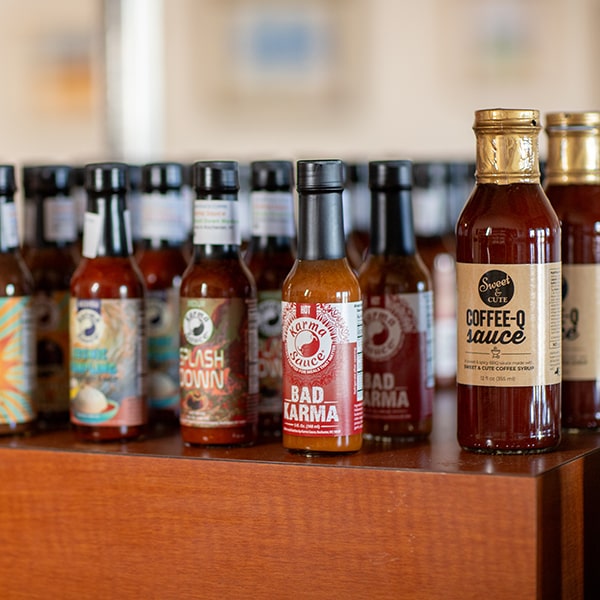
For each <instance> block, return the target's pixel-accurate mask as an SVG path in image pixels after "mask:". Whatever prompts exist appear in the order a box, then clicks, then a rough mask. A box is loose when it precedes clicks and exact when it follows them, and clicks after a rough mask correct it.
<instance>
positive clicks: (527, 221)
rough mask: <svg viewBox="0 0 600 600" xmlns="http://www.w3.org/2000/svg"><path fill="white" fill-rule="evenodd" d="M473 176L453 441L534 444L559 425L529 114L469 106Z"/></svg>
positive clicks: (551, 308) (556, 254)
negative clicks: (471, 111) (471, 110)
mask: <svg viewBox="0 0 600 600" xmlns="http://www.w3.org/2000/svg"><path fill="white" fill-rule="evenodd" d="M474 130H475V135H476V138H477V168H476V169H477V170H476V184H475V188H474V189H473V192H472V194H471V196H470V197H469V199H468V201H467V204H466V205H465V207H464V209H463V211H462V213H461V215H460V217H459V220H458V223H457V228H456V231H457V260H458V263H457V275H458V313H457V314H458V372H457V379H458V385H457V406H458V440H459V443H460V444H461V446H463V447H464V448H466V449H470V450H476V451H482V452H539V451H544V450H550V449H552V448H554V447H556V446H557V444H558V443H559V441H560V433H561V418H560V411H561V386H560V354H561V325H560V320H561V264H560V257H561V254H560V225H559V221H558V218H557V216H556V214H555V213H554V210H553V209H552V207H551V205H550V202H549V201H548V198H547V197H546V195H545V194H544V192H543V190H542V188H541V186H540V179H539V177H540V174H539V162H538V135H539V130H540V126H539V112H538V111H537V110H519V109H491V110H480V111H477V112H476V113H475V125H474Z"/></svg>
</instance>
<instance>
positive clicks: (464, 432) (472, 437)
mask: <svg viewBox="0 0 600 600" xmlns="http://www.w3.org/2000/svg"><path fill="white" fill-rule="evenodd" d="M456 252H457V260H458V261H459V262H463V263H479V264H489V265H494V264H534V263H547V262H559V261H560V256H561V255H560V233H559V224H558V219H557V218H556V217H555V216H554V213H553V212H552V209H551V207H550V204H549V202H548V200H547V198H546V196H545V195H544V193H543V191H542V188H541V187H540V186H539V184H528V183H515V184H510V185H495V184H478V185H477V186H476V187H475V190H474V192H473V194H472V196H471V198H470V199H469V202H468V203H467V205H466V206H465V208H464V210H463V212H462V214H461V216H460V219H459V222H458V225H457V248H456ZM458 292H459V294H460V289H459V290H458ZM459 318H464V317H463V316H461V315H459ZM530 318H534V319H535V318H539V319H544V318H545V315H542V314H539V315H530ZM459 343H461V341H460V340H459ZM560 390H561V386H560V384H553V385H539V386H531V387H486V386H477V385H464V384H460V383H459V384H458V386H457V392H458V441H459V443H460V444H461V446H463V447H466V448H470V449H475V450H481V451H494V450H501V451H508V452H510V451H516V452H524V451H542V450H547V449H551V448H552V447H554V446H556V445H557V444H558V442H559V440H560V412H561V393H560Z"/></svg>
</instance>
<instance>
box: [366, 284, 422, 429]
mask: <svg viewBox="0 0 600 600" xmlns="http://www.w3.org/2000/svg"><path fill="white" fill-rule="evenodd" d="M364 304H365V312H364V328H365V342H364V355H365V359H364V360H365V365H364V370H365V373H364V387H365V390H364V402H365V417H368V418H371V419H383V420H386V421H391V420H395V421H418V420H421V419H425V418H427V417H431V414H432V411H433V390H434V376H433V294H432V292H423V293H415V294H388V295H385V296H368V297H367V298H365V300H364Z"/></svg>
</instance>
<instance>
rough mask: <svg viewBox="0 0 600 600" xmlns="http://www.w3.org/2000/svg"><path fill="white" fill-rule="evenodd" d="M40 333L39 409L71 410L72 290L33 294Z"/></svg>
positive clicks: (37, 401)
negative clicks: (70, 312)
mask: <svg viewBox="0 0 600 600" xmlns="http://www.w3.org/2000/svg"><path fill="white" fill-rule="evenodd" d="M33 306H34V311H35V317H36V319H35V320H36V336H37V352H36V354H37V389H36V404H37V408H38V410H39V411H40V412H47V413H56V412H65V411H68V410H69V293H68V292H66V291H57V292H52V293H51V294H45V293H43V292H39V293H37V294H36V295H35V296H34V297H33Z"/></svg>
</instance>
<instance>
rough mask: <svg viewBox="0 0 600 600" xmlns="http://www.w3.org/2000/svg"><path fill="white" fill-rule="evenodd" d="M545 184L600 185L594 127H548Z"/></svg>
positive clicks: (598, 136) (598, 138) (599, 143)
mask: <svg viewBox="0 0 600 600" xmlns="http://www.w3.org/2000/svg"><path fill="white" fill-rule="evenodd" d="M547 131H548V156H547V161H546V179H545V183H546V184H549V185H554V184H558V185H565V184H588V185H589V184H595V185H598V184H600V131H599V129H598V128H597V127H584V126H580V127H573V128H568V127H564V128H556V129H553V128H548V130H547Z"/></svg>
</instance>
